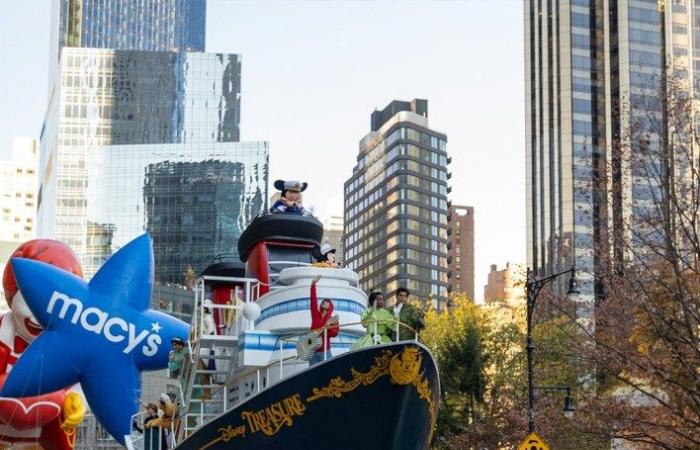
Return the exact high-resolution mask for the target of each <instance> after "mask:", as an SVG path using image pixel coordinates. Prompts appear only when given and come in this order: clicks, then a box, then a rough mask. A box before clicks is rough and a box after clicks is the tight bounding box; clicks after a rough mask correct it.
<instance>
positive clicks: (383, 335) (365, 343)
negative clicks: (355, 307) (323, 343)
mask: <svg viewBox="0 0 700 450" xmlns="http://www.w3.org/2000/svg"><path fill="white" fill-rule="evenodd" d="M368 303H369V308H367V309H366V310H365V311H364V312H363V313H362V319H361V320H362V326H363V327H365V328H366V329H367V334H365V335H364V336H362V337H361V338H360V339H358V340H357V341H355V343H354V344H353V345H352V348H351V350H355V349H358V348H364V347H369V346H371V345H377V344H388V343H390V342H391V338H390V337H389V336H388V335H389V331H390V329H391V324H392V321H393V320H394V318H393V317H392V315H391V313H390V312H389V311H388V310H386V309H384V306H385V303H384V295H383V294H382V293H381V292H377V291H375V292H372V293H371V294H369V300H368Z"/></svg>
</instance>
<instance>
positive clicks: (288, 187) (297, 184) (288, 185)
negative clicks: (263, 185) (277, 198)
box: [274, 180, 309, 192]
mask: <svg viewBox="0 0 700 450" xmlns="http://www.w3.org/2000/svg"><path fill="white" fill-rule="evenodd" d="M308 185H309V183H302V182H301V181H285V180H277V181H275V185H274V186H275V189H277V190H278V191H293V192H304V191H305V190H306V187H307V186H308Z"/></svg>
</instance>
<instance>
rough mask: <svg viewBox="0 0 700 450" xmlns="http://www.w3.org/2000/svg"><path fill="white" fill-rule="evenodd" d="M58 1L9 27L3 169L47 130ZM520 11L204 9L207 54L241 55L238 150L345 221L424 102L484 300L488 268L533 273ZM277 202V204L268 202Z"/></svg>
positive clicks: (509, 6)
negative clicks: (462, 209) (361, 175)
mask: <svg viewBox="0 0 700 450" xmlns="http://www.w3.org/2000/svg"><path fill="white" fill-rule="evenodd" d="M49 12H50V3H49V0H25V1H21V2H19V1H13V2H7V4H5V5H4V6H3V14H2V15H0V57H1V60H2V65H1V67H2V68H1V69H0V86H3V87H4V88H3V89H2V92H3V93H2V101H0V159H7V158H9V157H10V150H11V147H10V146H11V139H12V136H20V135H27V136H34V137H37V138H38V135H39V133H40V131H41V125H42V120H43V116H44V111H45V109H46V102H47V92H48V72H47V70H48V53H49V23H50V14H49ZM523 36H524V34H523V12H522V2H521V1H519V0H512V1H510V0H463V1H440V0H393V1H388V0H387V1H378V0H377V1H370V0H355V1H340V0H338V1H320V0H317V1H309V0H306V1H297V0H285V1H281V0H278V1H240V0H209V1H208V5H207V38H206V41H207V43H206V47H207V51H208V52H224V53H238V54H241V55H242V61H243V64H242V71H243V82H242V111H241V117H242V118H241V140H243V141H255V140H264V141H269V142H270V189H272V186H271V185H272V181H274V180H275V179H277V178H283V179H300V180H302V181H307V182H308V183H309V188H308V190H307V191H306V193H305V197H304V203H305V205H307V207H309V206H314V208H315V211H316V213H317V215H319V216H321V218H323V217H326V216H328V215H331V214H337V215H340V214H341V213H342V200H343V183H344V181H345V180H347V179H348V178H349V177H350V175H351V174H352V168H353V166H354V165H355V162H356V158H357V154H358V143H359V140H360V139H361V138H362V137H363V136H364V135H366V134H367V133H368V132H369V131H370V128H369V126H370V114H371V113H372V111H373V110H375V109H381V108H384V107H385V106H386V105H387V104H388V103H389V102H391V101H392V100H394V99H399V100H411V99H413V98H424V99H427V100H428V102H429V105H428V111H429V112H428V115H429V121H430V127H431V128H432V129H435V130H437V131H440V132H443V133H445V134H447V137H448V153H449V155H450V156H452V164H451V165H450V171H451V172H452V179H451V180H450V181H449V183H450V185H451V186H452V193H451V194H450V199H451V200H452V202H453V204H458V205H468V206H473V207H474V209H475V213H474V214H475V252H476V261H475V272H476V284H475V290H476V297H477V299H481V298H482V297H483V286H484V284H485V283H486V279H487V274H488V271H489V266H490V265H491V264H498V265H499V267H501V266H502V265H504V264H505V263H506V262H507V261H514V262H520V261H524V260H525V131H524V125H525V118H524V63H523ZM270 193H271V194H272V191H271V192H270Z"/></svg>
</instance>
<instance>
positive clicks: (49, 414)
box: [0, 239, 85, 450]
mask: <svg viewBox="0 0 700 450" xmlns="http://www.w3.org/2000/svg"><path fill="white" fill-rule="evenodd" d="M12 257H15V258H28V259H33V260H36V261H41V262H45V263H47V264H51V265H54V266H56V267H58V268H60V269H63V270H66V271H68V272H71V273H73V274H74V275H76V276H79V277H82V276H83V272H82V269H81V268H80V263H78V258H77V257H76V256H75V254H74V253H73V251H71V249H70V248H68V247H67V246H66V245H65V244H63V243H61V242H58V241H53V240H49V239H37V240H33V241H29V242H25V243H24V244H22V245H20V246H19V248H18V249H17V250H15V252H14V253H13V254H12ZM2 287H3V289H4V291H5V299H6V300H7V303H8V305H9V306H10V311H8V312H6V313H5V314H3V315H2V316H0V386H2V384H4V383H5V379H6V378H7V374H8V373H9V372H10V371H11V370H12V366H13V365H14V364H15V363H16V362H17V360H18V359H19V358H20V356H21V355H22V352H24V350H25V349H26V348H27V347H28V346H29V344H30V343H31V342H32V341H33V340H34V339H35V338H36V337H37V336H38V335H39V334H40V333H41V332H42V328H41V325H39V324H38V323H37V322H36V318H35V317H34V315H33V314H32V312H31V311H30V310H29V307H28V306H27V303H26V302H25V301H24V297H22V293H21V292H20V291H19V289H18V288H17V282H16V281H15V277H14V274H13V273H12V263H10V262H8V264H7V266H5V272H4V273H3V277H2ZM84 415H85V404H84V402H83V400H82V397H81V396H80V395H79V394H77V393H75V392H68V391H64V390H60V391H56V392H51V393H48V394H44V395H38V396H36V397H25V398H19V399H16V398H2V397H0V447H3V448H4V447H5V446H12V448H32V449H35V448H39V447H38V446H40V448H43V449H45V450H70V449H72V448H73V444H74V442H75V427H76V426H77V425H78V424H80V422H82V420H83V417H84Z"/></svg>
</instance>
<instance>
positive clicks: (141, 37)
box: [50, 0, 207, 64]
mask: <svg viewBox="0 0 700 450" xmlns="http://www.w3.org/2000/svg"><path fill="white" fill-rule="evenodd" d="M53 8H54V10H53V17H54V20H53V23H52V25H53V30H52V36H51V37H52V43H51V61H50V63H51V64H57V63H58V60H59V57H60V54H59V53H60V50H61V49H62V48H63V47H89V48H109V49H113V50H150V51H186V52H203V51H204V45H205V24H206V12H207V9H206V0H53Z"/></svg>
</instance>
